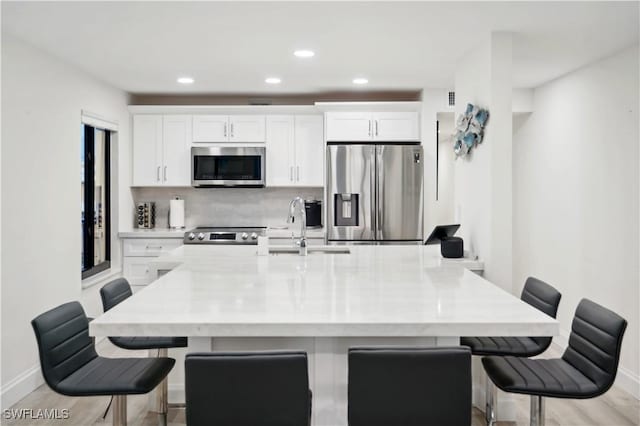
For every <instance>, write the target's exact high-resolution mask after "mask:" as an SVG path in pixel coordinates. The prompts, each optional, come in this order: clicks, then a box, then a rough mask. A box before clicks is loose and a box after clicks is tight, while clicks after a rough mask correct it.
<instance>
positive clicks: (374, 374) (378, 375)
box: [348, 347, 472, 426]
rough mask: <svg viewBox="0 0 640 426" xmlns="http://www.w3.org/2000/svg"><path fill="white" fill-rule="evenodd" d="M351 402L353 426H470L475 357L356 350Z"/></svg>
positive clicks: (461, 350) (441, 351)
mask: <svg viewBox="0 0 640 426" xmlns="http://www.w3.org/2000/svg"><path fill="white" fill-rule="evenodd" d="M348 400H349V414H348V416H349V426H389V425H402V426H424V425H438V426H469V425H470V424H471V408H472V407H471V352H470V350H469V348H467V347H451V348H392V347H389V348H375V347H370V348H352V349H350V350H349V397H348Z"/></svg>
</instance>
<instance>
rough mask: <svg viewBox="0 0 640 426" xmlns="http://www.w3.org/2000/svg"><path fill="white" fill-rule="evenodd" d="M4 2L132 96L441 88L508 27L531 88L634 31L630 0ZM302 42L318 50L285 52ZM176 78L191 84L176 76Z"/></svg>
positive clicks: (30, 34) (62, 51) (14, 24)
mask: <svg viewBox="0 0 640 426" xmlns="http://www.w3.org/2000/svg"><path fill="white" fill-rule="evenodd" d="M1 5H2V6H1V7H2V31H3V33H5V32H7V33H10V34H12V35H14V36H16V37H18V38H20V39H23V40H25V41H27V42H28V43H30V44H32V45H35V46H37V47H39V48H41V49H43V50H45V51H47V52H50V53H51V54H53V55H54V56H57V57H59V58H61V59H63V60H65V61H68V62H71V63H73V64H75V65H77V66H78V67H80V68H82V69H84V70H86V71H87V72H89V73H90V74H92V75H94V76H96V77H97V78H99V79H101V80H103V81H106V82H108V83H109V84H111V85H113V86H116V87H118V88H121V89H123V90H125V91H127V92H130V93H139V94H145V93H169V94H171V93H182V94H184V93H265V94H286V93H314V92H322V91H335V90H338V91H339V90H357V89H355V88H354V85H353V84H352V79H353V78H354V77H360V76H362V77H367V78H368V79H369V84H368V85H365V86H363V87H364V89H362V88H360V89H359V90H411V89H420V88H422V87H433V88H437V87H440V88H450V87H452V86H453V79H454V70H455V68H456V64H457V62H458V61H459V60H460V58H461V57H462V56H463V55H464V53H465V52H466V51H468V50H469V49H472V48H473V47H474V44H477V43H478V40H479V39H481V38H482V37H483V36H486V35H487V34H488V33H489V32H491V31H512V32H514V44H513V46H514V52H513V55H514V56H513V58H514V85H515V87H535V86H537V85H539V84H541V83H544V82H546V81H548V80H550V79H553V78H556V77H558V76H560V75H562V74H564V73H567V72H569V71H572V70H574V69H576V68H579V67H581V66H583V65H585V64H587V63H589V62H592V61H594V60H596V59H599V58H602V57H605V56H607V55H610V54H612V53H614V52H616V51H618V50H621V49H623V48H625V47H627V46H630V45H632V44H636V43H638V37H639V33H638V27H639V23H638V20H639V19H638V17H639V3H638V2H558V3H549V2H540V3H536V2H8V1H2V3H1ZM300 48H308V49H312V50H314V51H315V53H316V55H315V57H313V58H311V59H306V60H303V59H299V58H296V57H294V56H293V54H292V52H293V51H294V50H295V49H300ZM465 66H472V64H468V65H465ZM183 75H188V76H192V77H193V78H195V83H194V84H192V85H189V86H183V85H179V84H177V83H176V78H177V77H178V76H183ZM269 76H277V77H280V78H281V79H282V83H281V84H279V85H275V86H270V85H268V84H266V83H265V82H264V80H265V78H266V77H269Z"/></svg>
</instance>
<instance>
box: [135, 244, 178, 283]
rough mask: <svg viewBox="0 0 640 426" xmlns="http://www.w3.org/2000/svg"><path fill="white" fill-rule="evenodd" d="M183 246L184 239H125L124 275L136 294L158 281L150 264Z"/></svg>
mask: <svg viewBox="0 0 640 426" xmlns="http://www.w3.org/2000/svg"><path fill="white" fill-rule="evenodd" d="M181 245H182V238H124V239H123V242H122V253H123V256H124V257H123V258H122V275H123V276H124V277H125V278H126V279H127V280H128V281H129V284H131V287H132V290H133V291H134V293H135V292H136V291H138V290H140V289H141V288H143V287H144V286H146V285H148V284H150V283H152V282H153V281H155V280H156V278H157V277H156V276H155V275H154V274H153V273H152V272H151V270H150V268H149V263H150V262H152V261H153V260H154V259H155V258H157V257H158V256H161V255H163V254H165V253H168V252H170V251H171V250H173V249H175V248H178V247H180V246H181Z"/></svg>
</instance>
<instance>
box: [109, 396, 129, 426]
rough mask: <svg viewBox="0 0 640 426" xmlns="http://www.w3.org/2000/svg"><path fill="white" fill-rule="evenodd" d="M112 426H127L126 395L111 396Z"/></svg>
mask: <svg viewBox="0 0 640 426" xmlns="http://www.w3.org/2000/svg"><path fill="white" fill-rule="evenodd" d="M112 424H113V426H127V395H114V396H113V423H112Z"/></svg>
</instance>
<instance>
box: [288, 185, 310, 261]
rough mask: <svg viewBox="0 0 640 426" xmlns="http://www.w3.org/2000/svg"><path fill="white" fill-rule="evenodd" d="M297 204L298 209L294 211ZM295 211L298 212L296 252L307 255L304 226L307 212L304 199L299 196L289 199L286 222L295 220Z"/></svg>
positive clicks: (305, 225) (305, 226)
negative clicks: (298, 227) (298, 228)
mask: <svg viewBox="0 0 640 426" xmlns="http://www.w3.org/2000/svg"><path fill="white" fill-rule="evenodd" d="M297 206H299V209H298V210H297V211H296V207H297ZM296 213H299V214H300V238H299V239H298V240H297V241H296V246H298V249H299V250H298V254H300V256H306V255H307V237H306V228H307V213H306V211H305V207H304V200H303V199H302V198H300V197H296V198H294V199H293V200H291V203H290V204H289V216H288V217H287V223H293V222H295V220H296Z"/></svg>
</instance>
